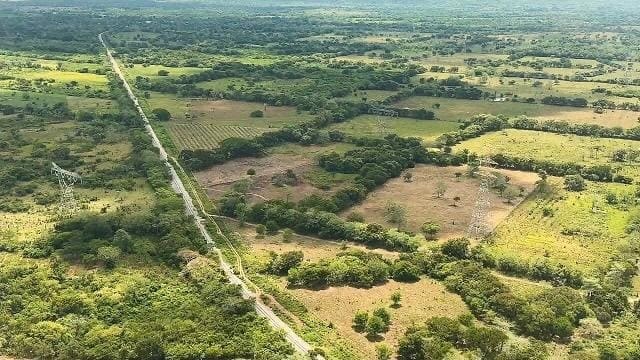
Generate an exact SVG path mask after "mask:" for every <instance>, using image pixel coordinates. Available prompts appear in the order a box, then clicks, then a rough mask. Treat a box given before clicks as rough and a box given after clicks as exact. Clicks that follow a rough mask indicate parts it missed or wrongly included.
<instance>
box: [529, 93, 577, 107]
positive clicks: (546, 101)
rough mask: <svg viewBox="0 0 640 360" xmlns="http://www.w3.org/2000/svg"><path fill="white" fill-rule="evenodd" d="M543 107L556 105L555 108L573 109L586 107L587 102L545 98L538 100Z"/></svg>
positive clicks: (552, 97)
mask: <svg viewBox="0 0 640 360" xmlns="http://www.w3.org/2000/svg"><path fill="white" fill-rule="evenodd" d="M540 102H541V103H543V104H545V105H557V106H573V107H587V105H589V102H588V101H587V99H585V98H574V99H572V98H567V97H563V96H553V95H550V96H545V97H544V98H542V100H540Z"/></svg>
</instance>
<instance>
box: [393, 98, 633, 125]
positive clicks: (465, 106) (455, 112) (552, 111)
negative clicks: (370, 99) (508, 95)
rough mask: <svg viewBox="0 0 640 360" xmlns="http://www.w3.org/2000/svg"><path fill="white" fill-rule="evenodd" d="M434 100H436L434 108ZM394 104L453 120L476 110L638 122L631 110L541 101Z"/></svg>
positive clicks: (608, 122)
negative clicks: (596, 109)
mask: <svg viewBox="0 0 640 360" xmlns="http://www.w3.org/2000/svg"><path fill="white" fill-rule="evenodd" d="M434 104H440V107H439V108H438V109H434V108H433V106H434ZM394 106H396V107H408V108H425V109H429V110H432V111H434V112H435V113H436V117H437V118H438V119H440V120H446V121H457V120H461V119H468V118H470V117H471V116H473V115H476V114H492V115H499V114H502V115H505V116H509V117H514V116H520V115H526V116H528V117H531V118H535V119H539V120H565V121H568V122H572V123H586V124H598V125H603V126H608V127H613V126H621V127H624V128H631V127H635V126H638V115H639V113H636V112H633V111H623V110H615V111H611V110H609V111H607V112H605V113H604V114H596V113H594V112H593V109H589V108H573V107H567V106H551V105H542V104H526V103H520V102H511V101H506V102H493V101H484V100H462V99H448V98H434V97H427V96H414V97H411V98H408V99H405V100H402V101H399V102H397V103H395V104H394Z"/></svg>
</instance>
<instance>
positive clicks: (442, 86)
mask: <svg viewBox="0 0 640 360" xmlns="http://www.w3.org/2000/svg"><path fill="white" fill-rule="evenodd" d="M450 79H457V80H456V81H454V80H450V81H448V80H440V81H439V82H435V80H431V79H429V80H431V81H430V82H425V83H423V84H420V85H417V86H414V87H413V88H411V89H407V90H402V91H400V92H398V93H396V94H394V95H391V96H389V97H388V98H386V99H385V100H384V101H383V103H384V104H393V103H396V102H398V101H400V100H404V99H407V98H410V97H412V96H431V97H444V98H453V99H469V100H480V99H482V98H483V97H485V92H483V91H482V90H480V89H478V88H476V87H474V86H469V85H467V84H466V83H464V82H462V81H461V80H460V78H458V77H452V78H450Z"/></svg>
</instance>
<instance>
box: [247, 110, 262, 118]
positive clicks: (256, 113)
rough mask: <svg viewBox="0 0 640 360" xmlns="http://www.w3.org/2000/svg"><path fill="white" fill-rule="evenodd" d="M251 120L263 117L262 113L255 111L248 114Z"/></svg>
mask: <svg viewBox="0 0 640 360" xmlns="http://www.w3.org/2000/svg"><path fill="white" fill-rule="evenodd" d="M249 116H250V117H252V118H261V117H264V112H263V111H262V110H255V111H252V112H251V113H250V114H249Z"/></svg>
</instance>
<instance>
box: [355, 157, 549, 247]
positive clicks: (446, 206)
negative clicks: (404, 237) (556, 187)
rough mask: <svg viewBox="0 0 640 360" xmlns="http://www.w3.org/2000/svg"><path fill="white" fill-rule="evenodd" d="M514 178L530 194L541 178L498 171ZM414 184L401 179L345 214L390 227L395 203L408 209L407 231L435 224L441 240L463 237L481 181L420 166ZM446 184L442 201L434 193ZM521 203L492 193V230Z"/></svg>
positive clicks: (445, 169) (453, 169)
mask: <svg viewBox="0 0 640 360" xmlns="http://www.w3.org/2000/svg"><path fill="white" fill-rule="evenodd" d="M496 171H498V172H500V173H502V174H504V175H507V176H509V177H510V178H511V181H510V184H511V185H513V186H516V187H522V188H524V193H525V194H528V193H529V192H531V191H532V190H533V188H534V184H535V182H536V180H537V179H538V176H537V175H536V174H533V173H525V172H519V171H508V170H496ZM410 172H411V173H412V174H413V179H412V182H410V183H407V182H404V180H402V179H401V178H396V179H392V180H390V181H388V182H387V183H386V184H385V185H383V186H382V187H380V188H379V189H377V190H375V191H373V192H372V193H370V194H369V196H368V197H367V199H366V200H365V201H364V202H363V203H362V204H360V205H357V206H355V207H354V208H352V209H350V210H348V211H346V212H345V213H344V215H347V214H349V213H351V212H353V211H357V212H360V213H362V214H363V215H364V218H365V220H366V222H368V223H371V222H375V223H379V224H384V225H387V226H390V227H392V226H394V225H392V224H390V223H389V222H388V221H387V220H386V218H385V207H386V205H387V203H389V202H394V203H397V204H401V205H403V206H405V207H406V210H407V224H406V225H405V228H406V229H408V230H411V231H415V232H418V231H419V229H420V226H421V225H422V224H423V223H424V222H426V221H434V222H436V223H438V224H440V226H441V231H440V233H439V234H438V238H439V239H450V238H454V237H459V236H463V235H464V233H465V231H466V229H467V227H468V222H469V219H470V218H471V213H472V211H473V208H474V206H475V201H476V196H477V191H478V188H479V184H480V180H479V179H475V178H469V177H466V176H464V175H463V176H461V177H460V178H459V179H456V176H455V173H457V172H461V173H463V174H464V172H465V168H464V167H436V166H426V165H419V166H416V168H415V169H411V170H410ZM440 182H443V183H444V184H445V185H446V187H447V190H446V192H445V194H444V196H442V198H436V197H435V196H434V195H433V194H434V193H435V189H436V186H437V184H438V183H440ZM456 196H458V197H460V201H458V202H457V205H455V206H454V201H453V198H454V197H456ZM521 200H522V197H520V198H518V199H516V200H514V201H513V203H512V204H507V203H506V202H505V200H504V199H502V198H500V197H499V195H498V194H497V193H495V192H490V201H491V208H490V210H489V214H488V222H489V225H490V227H491V229H493V228H495V227H496V226H497V225H498V224H499V223H500V222H501V221H502V220H504V219H505V218H506V217H507V216H508V215H509V213H511V211H512V210H513V209H514V208H515V207H516V206H517V204H518V203H519V202H520V201H521Z"/></svg>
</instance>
